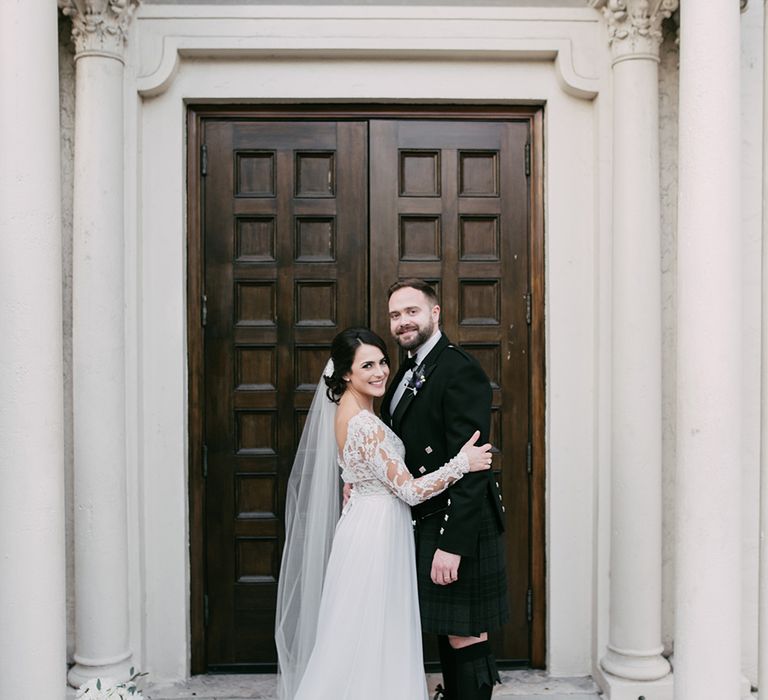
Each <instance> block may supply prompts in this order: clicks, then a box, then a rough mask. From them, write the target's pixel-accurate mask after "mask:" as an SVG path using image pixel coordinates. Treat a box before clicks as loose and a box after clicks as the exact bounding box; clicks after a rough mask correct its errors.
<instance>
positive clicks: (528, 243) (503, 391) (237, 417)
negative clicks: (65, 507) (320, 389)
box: [189, 108, 544, 673]
mask: <svg viewBox="0 0 768 700" xmlns="http://www.w3.org/2000/svg"><path fill="white" fill-rule="evenodd" d="M439 116H440V118H438V115H433V114H429V113H424V114H421V115H414V114H411V115H408V116H406V115H403V114H399V113H393V114H379V115H376V114H365V113H359V114H354V113H353V114H330V113H329V114H322V113H319V114H318V113H314V114H311V115H307V114H303V113H302V114H296V113H294V114H290V113H288V112H286V113H280V112H275V113H271V114H264V113H261V114H259V113H246V112H239V113H238V112H231V111H230V112H226V113H225V112H223V111H222V110H215V109H213V110H212V109H210V108H208V109H206V108H201V109H199V110H195V109H192V110H190V118H189V135H190V139H189V192H190V209H189V213H190V234H189V343H190V349H189V353H190V354H189V358H190V499H191V501H190V502H191V509H190V513H191V523H190V527H191V564H192V567H191V570H192V582H191V592H192V597H191V601H192V611H191V612H192V615H191V619H192V636H193V670H194V671H195V672H198V673H199V672H206V671H232V672H242V671H271V670H273V669H274V668H275V661H276V654H275V647H274V641H273V633H274V613H275V598H276V589H277V581H278V578H279V569H280V558H281V553H282V545H283V540H284V520H283V515H284V503H285V490H286V484H287V481H288V476H289V474H290V470H291V465H292V460H293V456H294V451H295V448H296V445H297V444H298V440H299V436H300V434H301V430H302V426H303V424H304V419H305V416H306V412H307V409H308V407H309V403H310V401H311V398H312V395H313V392H314V390H315V385H316V382H317V380H318V378H319V377H320V375H321V372H322V369H323V367H324V364H325V362H326V360H327V357H328V354H329V347H330V342H331V340H332V338H333V337H334V335H336V333H338V332H339V331H340V330H342V329H344V328H346V327H349V326H369V327H372V328H373V329H374V330H376V331H377V332H378V333H379V334H380V335H382V336H383V337H384V338H385V339H387V341H388V342H389V347H390V352H391V355H392V357H393V358H395V359H394V362H395V363H396V361H397V358H398V356H399V354H398V352H397V348H396V346H395V344H394V342H393V341H392V340H391V338H390V336H389V331H388V320H387V298H386V289H387V287H388V286H389V285H390V284H391V283H392V282H393V281H395V280H397V279H398V278H404V277H422V278H424V279H427V280H429V281H431V282H433V283H434V284H435V286H436V287H437V290H438V294H439V297H440V302H441V308H442V327H443V331H444V332H445V333H446V334H447V335H448V337H450V338H451V339H452V340H453V341H454V342H457V343H459V344H461V345H462V346H463V347H465V348H466V349H467V350H469V351H470V352H471V353H472V354H474V355H475V356H476V357H477V358H478V360H479V361H480V363H481V364H482V366H483V367H484V368H485V371H486V372H487V374H488V376H489V377H490V380H491V383H492V385H493V418H492V435H491V438H492V441H493V444H494V446H495V448H496V450H497V452H496V454H495V456H494V469H495V470H496V471H497V474H498V480H499V483H500V485H501V488H502V492H503V497H504V500H505V503H506V517H507V532H506V552H507V565H508V571H509V590H508V595H509V604H510V610H511V611H512V617H511V620H510V622H509V624H508V625H507V626H506V627H505V628H504V629H503V630H502V631H501V632H500V633H497V634H495V635H494V637H493V645H494V647H495V651H496V654H497V656H498V658H499V659H500V660H501V662H502V663H506V664H508V665H518V666H520V665H523V666H529V665H533V666H541V665H543V660H544V638H543V630H544V565H543V548H544V542H543V517H542V513H543V464H544V460H543V438H542V435H543V425H542V423H543V415H544V414H543V403H542V402H543V390H542V389H543V374H542V372H543V356H542V348H543V344H542V342H541V337H540V334H541V328H542V314H541V304H542V302H543V299H542V298H541V297H542V296H543V295H541V293H540V292H541V282H542V280H541V278H542V274H543V270H542V255H541V240H540V239H541V231H540V225H539V224H538V223H537V222H539V221H540V219H539V217H538V215H537V209H538V208H540V201H539V199H538V198H539V193H538V186H537V175H538V173H536V172H535V170H536V163H537V157H536V154H537V153H539V152H540V148H538V146H539V144H537V142H536V137H537V134H538V133H539V131H538V127H537V125H538V124H539V122H538V120H539V119H540V114H539V113H538V112H536V111H534V110H530V111H527V112H522V113H514V114H472V113H470V114H462V115H460V116H459V115H439ZM532 154H533V155H532ZM539 442H540V443H541V444H537V443H539ZM372 602H373V601H372ZM375 604H379V602H376V603H375ZM388 604H390V605H397V604H398V601H396V600H394V601H389V602H388ZM340 633H343V631H341V630H340ZM425 650H426V659H427V661H430V660H432V659H435V658H436V654H435V653H434V652H435V650H434V648H433V642H431V641H430V640H429V639H428V640H426V647H425Z"/></svg>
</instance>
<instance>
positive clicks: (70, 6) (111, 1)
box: [58, 0, 141, 60]
mask: <svg viewBox="0 0 768 700" xmlns="http://www.w3.org/2000/svg"><path fill="white" fill-rule="evenodd" d="M140 2H141V0H58V3H59V7H60V8H61V11H62V12H63V13H64V14H65V15H67V16H68V17H71V18H72V38H73V39H74V40H75V50H76V55H75V57H76V58H77V57H78V56H80V55H83V54H97V55H102V56H104V55H106V56H111V57H113V58H117V59H119V60H122V59H123V52H124V50H125V44H126V41H127V35H128V25H129V24H130V22H131V17H132V16H133V13H134V11H135V10H136V8H137V7H138V5H139V3H140Z"/></svg>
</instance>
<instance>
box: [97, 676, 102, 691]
mask: <svg viewBox="0 0 768 700" xmlns="http://www.w3.org/2000/svg"><path fill="white" fill-rule="evenodd" d="M96 690H101V678H97V679H96Z"/></svg>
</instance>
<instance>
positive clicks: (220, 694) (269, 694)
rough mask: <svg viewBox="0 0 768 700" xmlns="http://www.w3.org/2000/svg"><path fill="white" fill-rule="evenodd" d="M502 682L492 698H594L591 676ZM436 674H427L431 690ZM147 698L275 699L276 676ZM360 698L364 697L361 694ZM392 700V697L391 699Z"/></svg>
mask: <svg viewBox="0 0 768 700" xmlns="http://www.w3.org/2000/svg"><path fill="white" fill-rule="evenodd" d="M501 676H502V681H503V685H501V686H497V687H496V689H495V691H494V693H493V697H494V698H505V697H509V698H514V699H515V700H538V699H541V700H597V699H598V698H599V694H598V693H599V691H598V687H597V686H596V685H595V683H594V682H593V681H592V679H591V678H589V677H587V678H550V677H549V676H548V675H547V674H546V673H545V672H544V671H502V672H501ZM439 680H440V678H439V676H430V677H429V686H430V690H432V689H433V688H434V686H435V685H436V684H437V683H438V682H439ZM142 692H143V695H144V697H145V698H146V700H192V699H194V700H241V699H242V698H250V699H251V700H257V699H258V700H275V677H274V676H264V675H237V676H214V675H211V676H195V677H194V678H192V679H190V680H189V681H187V682H186V683H178V684H174V685H153V684H152V683H147V684H146V687H145V688H144V690H143V691H142ZM361 700H365V699H364V698H361ZM393 700H394V699H393Z"/></svg>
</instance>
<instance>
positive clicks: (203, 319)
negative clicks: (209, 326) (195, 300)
mask: <svg viewBox="0 0 768 700" xmlns="http://www.w3.org/2000/svg"><path fill="white" fill-rule="evenodd" d="M200 301H201V304H200V323H201V324H202V325H203V326H204V325H205V324H206V323H208V295H207V294H203V295H202V298H201V299H200Z"/></svg>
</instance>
